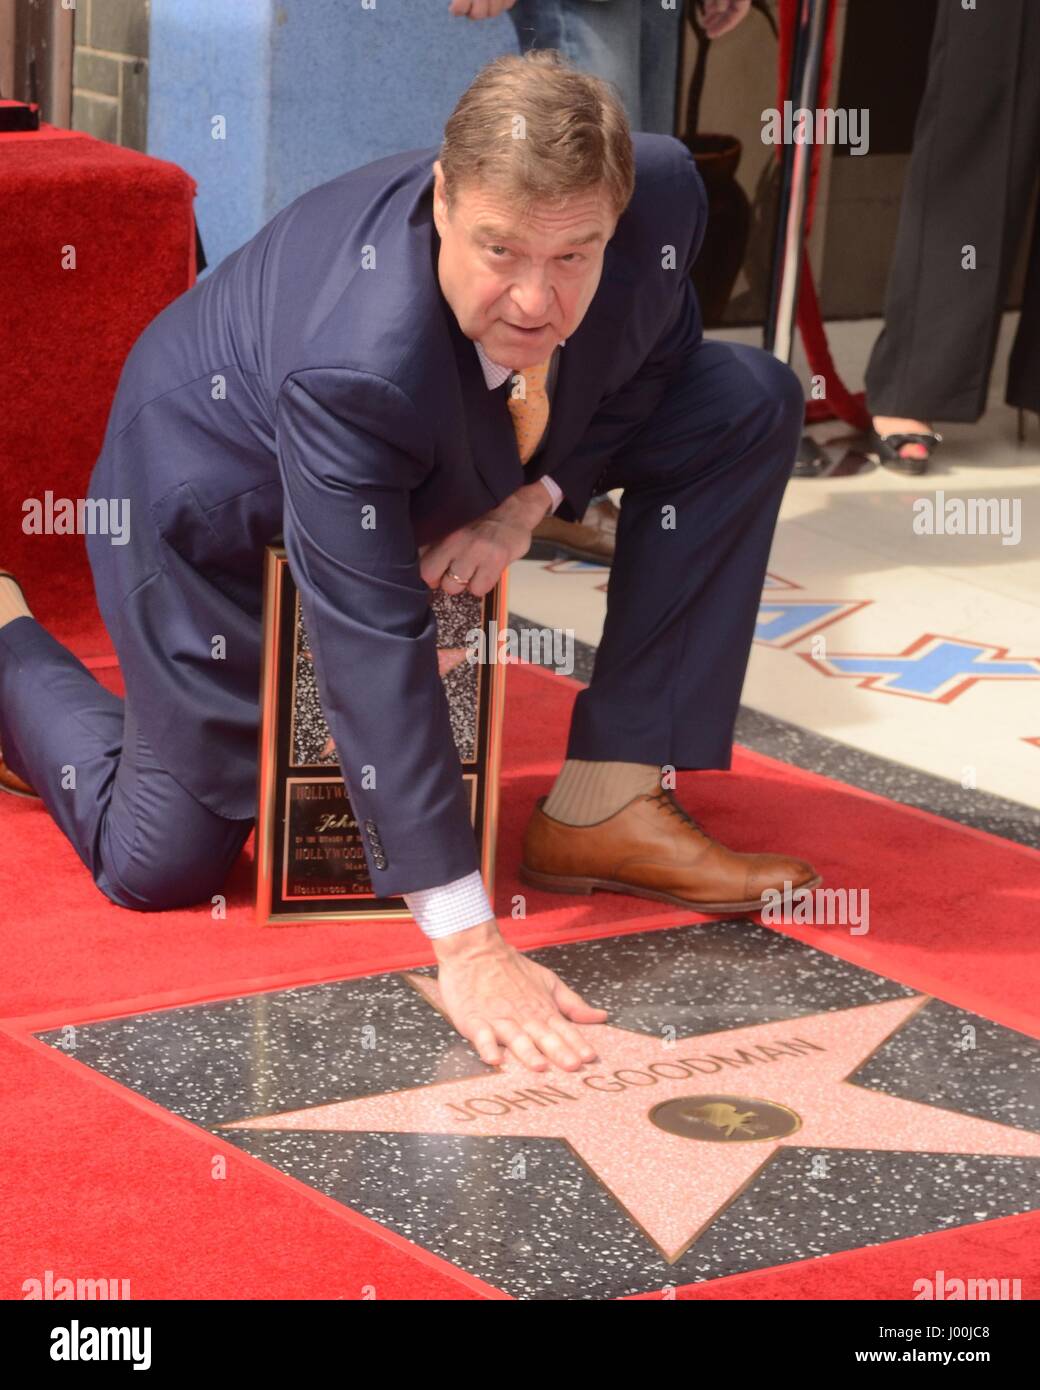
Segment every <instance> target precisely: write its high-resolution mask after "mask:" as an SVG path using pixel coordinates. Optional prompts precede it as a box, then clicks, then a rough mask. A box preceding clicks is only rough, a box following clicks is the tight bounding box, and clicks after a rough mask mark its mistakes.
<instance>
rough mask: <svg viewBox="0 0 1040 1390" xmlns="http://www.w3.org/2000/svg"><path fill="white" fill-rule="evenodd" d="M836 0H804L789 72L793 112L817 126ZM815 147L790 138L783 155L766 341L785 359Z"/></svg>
mask: <svg viewBox="0 0 1040 1390" xmlns="http://www.w3.org/2000/svg"><path fill="white" fill-rule="evenodd" d="M832 4H833V0H800V4H799V9H798V23H797V27H796V29H795V38H794V46H793V49H792V54H791V69H790V72H789V73H788V80H787V99H788V101H790V103H791V109H792V112H797V111H798V110H799V109H800V108H801V109H804V110H807V111H811V112H812V113H813V121H814V126H815V113H816V103H817V100H818V98H819V93H820V67H821V65H822V62H823V39H824V35H825V34H826V32H827V21H828V18H829V15H830V11H831V6H832ZM814 148H815V146H814V145H811V144H795V143H794V142H793V141H785V142H784V145H783V152H782V155H781V159H780V204H779V210H778V216H777V228H776V242H775V246H774V250H773V266H772V273H771V275H770V287H769V310H768V313H767V314H766V323H765V330H764V332H763V340H762V346H763V347H764V348H765V349H766V351H767V352H771V353H772V354H773V355H774V357H778V358H779V359H780V361H781V362H790V360H791V352H792V349H793V346H794V327H795V320H796V318H797V314H798V292H799V288H800V284H801V269H802V242H803V239H804V236H805V212H806V205H807V202H808V198H809V170H810V168H811V167H812V153H813V149H814Z"/></svg>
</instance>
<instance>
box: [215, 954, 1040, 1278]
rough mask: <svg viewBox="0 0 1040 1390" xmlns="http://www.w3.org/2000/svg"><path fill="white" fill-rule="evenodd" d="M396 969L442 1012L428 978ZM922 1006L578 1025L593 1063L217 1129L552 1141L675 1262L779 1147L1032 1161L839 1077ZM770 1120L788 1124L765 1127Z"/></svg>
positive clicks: (1011, 1137)
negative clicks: (686, 1025)
mask: <svg viewBox="0 0 1040 1390" xmlns="http://www.w3.org/2000/svg"><path fill="white" fill-rule="evenodd" d="M406 978H408V980H409V982H410V983H411V984H412V985H414V986H415V988H416V989H417V990H418V991H419V992H420V993H421V994H422V995H423V996H424V997H425V998H426V999H427V1001H428V1002H429V1003H430V1004H432V1005H433V1006H434V1007H435V1008H438V1009H440V997H439V993H438V990H437V985H436V982H435V981H434V980H433V979H430V978H427V977H425V976H418V975H410V976H407V977H406ZM926 1002H927V1000H926V999H925V998H924V997H922V996H915V997H912V998H909V999H906V998H901V999H895V1000H889V1001H887V1002H885V1003H880V1004H867V1005H862V1006H859V1007H857V1008H851V1009H841V1010H834V1011H833V1012H828V1013H821V1014H812V1015H808V1016H804V1017H801V1018H796V1019H791V1020H788V1021H786V1022H774V1023H764V1024H755V1025H752V1026H750V1027H746V1028H736V1029H729V1030H725V1031H723V1032H716V1033H707V1034H701V1035H692V1036H689V1037H685V1038H681V1039H678V1040H676V1041H675V1042H673V1043H671V1044H669V1045H666V1044H665V1043H664V1042H663V1041H662V1040H661V1039H660V1038H657V1037H655V1036H654V1035H652V1034H644V1033H634V1032H630V1031H628V1030H626V1029H622V1028H614V1027H611V1026H610V1025H609V1024H601V1025H597V1026H594V1027H589V1028H587V1029H585V1030H583V1031H586V1032H587V1033H588V1034H589V1036H590V1038H591V1040H592V1041H593V1043H594V1045H595V1046H596V1048H597V1051H598V1054H599V1057H598V1061H596V1062H595V1063H590V1064H587V1065H586V1066H584V1067H583V1068H582V1069H581V1071H580V1072H570V1073H568V1072H563V1071H555V1072H552V1073H540V1074H535V1073H532V1072H530V1071H527V1070H526V1069H525V1068H523V1067H522V1066H521V1065H520V1064H519V1063H518V1062H515V1061H514V1060H512V1059H508V1060H507V1061H506V1062H505V1063H504V1064H503V1066H502V1067H501V1068H499V1069H497V1070H496V1071H494V1072H491V1071H489V1072H485V1073H483V1074H482V1075H480V1076H476V1077H468V1078H466V1079H464V1080H461V1081H446V1082H435V1083H433V1084H431V1085H426V1086H419V1087H413V1088H409V1089H406V1090H401V1091H391V1092H385V1093H382V1094H379V1095H373V1096H366V1097H362V1098H360V1099H356V1100H347V1101H338V1102H334V1103H332V1104H323V1105H316V1106H312V1107H309V1108H307V1109H304V1110H290V1111H286V1112H284V1113H282V1114H275V1115H261V1116H256V1117H253V1118H251V1119H247V1120H239V1121H235V1122H233V1123H231V1124H227V1125H222V1126H220V1128H222V1129H250V1130H344V1131H354V1132H363V1133H379V1132H389V1133H413V1134H453V1135H467V1134H472V1135H488V1136H511V1137H517V1138H523V1137H532V1138H533V1137H540V1138H556V1139H560V1140H562V1141H563V1142H565V1143H566V1144H568V1145H569V1146H570V1148H571V1149H572V1151H573V1152H574V1153H575V1154H576V1156H577V1157H578V1158H579V1159H580V1161H581V1162H582V1163H583V1164H584V1165H585V1167H586V1168H587V1169H588V1170H589V1171H590V1173H591V1174H592V1175H593V1176H594V1177H595V1178H596V1179H597V1180H598V1181H599V1182H600V1183H602V1185H603V1186H604V1187H605V1188H606V1190H607V1191H608V1192H609V1193H610V1194H611V1195H612V1196H613V1198H614V1200H615V1201H616V1202H617V1203H618V1204H619V1205H620V1206H621V1208H622V1209H623V1210H624V1211H625V1212H626V1213H627V1214H628V1216H629V1217H630V1219H631V1220H633V1221H634V1222H635V1223H636V1224H637V1225H638V1226H639V1227H640V1228H641V1229H642V1230H643V1232H644V1234H645V1235H646V1236H647V1237H648V1238H649V1239H650V1240H651V1241H652V1242H653V1244H654V1245H656V1246H657V1248H658V1249H659V1250H660V1251H661V1253H662V1255H663V1256H664V1258H665V1259H666V1260H667V1261H668V1262H669V1263H674V1262H675V1261H676V1260H678V1259H680V1258H681V1256H682V1255H683V1254H684V1252H685V1251H686V1250H687V1249H688V1248H689V1246H690V1245H691V1244H692V1243H693V1241H695V1240H696V1239H697V1237H698V1236H699V1235H700V1234H701V1233H702V1232H703V1231H704V1230H705V1228H706V1227H707V1226H708V1225H710V1224H711V1222H712V1221H713V1220H715V1218H716V1217H717V1216H718V1215H719V1214H720V1213H721V1212H722V1211H723V1210H724V1209H725V1208H726V1207H727V1206H728V1205H729V1204H730V1203H731V1202H732V1201H734V1200H735V1199H736V1198H737V1197H738V1196H739V1195H740V1193H741V1192H743V1191H744V1189H745V1188H747V1187H748V1186H749V1185H750V1184H751V1182H752V1181H753V1179H754V1178H755V1176H756V1174H757V1173H758V1172H759V1171H760V1170H761V1169H762V1168H764V1167H765V1165H766V1164H767V1163H769V1161H770V1160H771V1159H772V1157H773V1156H774V1155H775V1154H776V1153H777V1151H778V1150H779V1149H781V1148H782V1147H784V1146H786V1145H789V1144H795V1145H798V1146H800V1147H803V1148H813V1149H866V1150H883V1151H892V1152H894V1151H900V1150H902V1151H909V1152H917V1153H952V1154H1001V1155H1018V1156H1027V1157H1040V1135H1038V1134H1034V1133H1031V1132H1030V1131H1027V1130H1021V1129H1016V1128H1013V1127H1012V1126H1010V1125H1002V1124H996V1123H994V1122H992V1121H990V1120H981V1119H976V1118H974V1117H972V1116H969V1115H964V1114H961V1113H958V1112H955V1111H951V1110H945V1109H940V1108H939V1107H937V1106H932V1105H925V1104H921V1103H919V1102H917V1101H906V1100H902V1099H900V1098H899V1097H897V1096H891V1095H888V1094H886V1093H884V1092H880V1091H874V1090H869V1089H867V1088H866V1087H863V1086H858V1085H856V1084H855V1083H853V1082H850V1081H847V1080H846V1078H847V1077H848V1076H849V1075H850V1074H852V1073H853V1072H855V1071H856V1070H857V1069H858V1068H859V1067H861V1066H862V1065H863V1064H864V1063H865V1062H866V1061H867V1060H868V1058H870V1057H871V1056H872V1055H873V1054H874V1053H875V1052H876V1051H877V1050H878V1049H879V1048H880V1047H881V1046H882V1044H883V1043H885V1042H886V1041H887V1040H888V1039H889V1038H890V1037H891V1036H892V1034H893V1033H895V1032H897V1031H898V1030H899V1029H900V1028H901V1027H902V1025H903V1024H904V1023H905V1022H906V1021H907V1020H908V1019H909V1018H910V1017H911V1015H912V1014H914V1013H915V1012H916V1011H917V1009H919V1008H920V1007H921V1006H922V1004H924V1003H926ZM675 1102H681V1103H680V1104H678V1105H677V1104H675ZM655 1114H656V1116H657V1117H658V1118H656V1119H655ZM784 1115H786V1116H788V1117H792V1118H791V1119H790V1121H789V1122H788V1123H786V1124H783V1125H779V1126H778V1125H777V1123H776V1119H777V1117H778V1116H784ZM666 1125H667V1126H668V1127H666ZM677 1129H678V1131H679V1132H675V1131H676V1130H677ZM727 1131H728V1133H727ZM723 1140H724V1141H726V1142H720V1141H723Z"/></svg>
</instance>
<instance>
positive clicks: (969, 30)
mask: <svg viewBox="0 0 1040 1390" xmlns="http://www.w3.org/2000/svg"><path fill="white" fill-rule="evenodd" d="M1038 63H1040V6H1038V5H1037V4H1036V3H1035V0H1004V3H1002V4H1000V5H980V6H979V7H978V8H977V9H974V10H965V9H963V8H962V6H961V4H960V3H959V0H939V8H938V11H937V13H936V19H935V34H934V37H933V40H932V49H931V55H930V58H929V65H928V84H927V87H926V88H925V92H924V97H923V99H922V102H921V109H920V112H919V114H918V118H917V126H916V129H915V131H914V148H913V155H912V157H911V161H910V168H909V172H908V174H907V179H906V184H905V186H904V189H903V200H902V206H901V208H900V214H899V228H898V231H897V234H896V245H895V253H894V256H893V260H892V267H891V270H890V272H889V281H888V290H887V294H886V299H885V327H884V330H883V331H882V333H881V336H880V337H879V338H878V341H877V342H876V343H875V345H874V351H873V353H872V355H871V358H870V362H869V364H868V366H867V373H866V383H867V405H868V408H869V409H870V411H871V413H872V414H874V415H893V416H905V417H908V418H911V419H925V420H937V421H940V420H967V421H973V420H977V419H978V418H979V416H980V415H981V414H982V412H983V410H984V409H985V407H986V396H987V392H988V387H989V376H990V369H991V367H992V365H993V356H994V352H995V350H996V342H997V334H998V331H999V329H1000V315H1001V311H1002V310H1003V307H1004V300H1005V296H1006V293H1007V285H1008V278H1009V276H1010V273H1011V268H1012V265H1013V263H1014V257H1015V252H1016V250H1017V248H1018V243H1019V240H1020V239H1021V236H1022V234H1023V231H1024V229H1025V219H1026V215H1027V213H1028V210H1029V199H1030V196H1031V194H1032V191H1033V187H1034V184H1035V182H1036V175H1037V162H1038V158H1040V81H1038V80H1037V64H1038ZM968 245H970V246H973V247H975V252H976V257H977V263H976V268H975V269H974V270H969V269H964V268H962V254H963V250H962V248H964V247H965V246H968Z"/></svg>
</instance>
